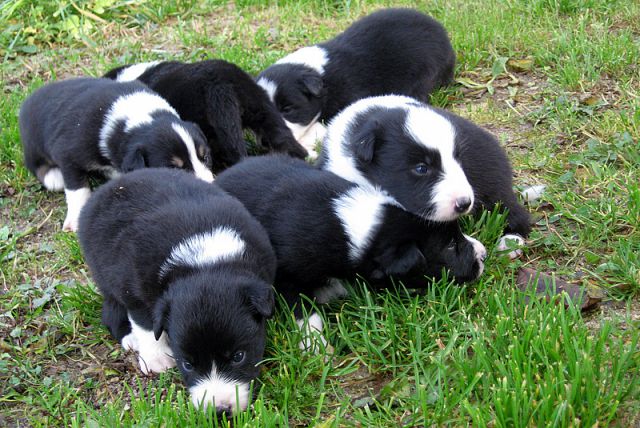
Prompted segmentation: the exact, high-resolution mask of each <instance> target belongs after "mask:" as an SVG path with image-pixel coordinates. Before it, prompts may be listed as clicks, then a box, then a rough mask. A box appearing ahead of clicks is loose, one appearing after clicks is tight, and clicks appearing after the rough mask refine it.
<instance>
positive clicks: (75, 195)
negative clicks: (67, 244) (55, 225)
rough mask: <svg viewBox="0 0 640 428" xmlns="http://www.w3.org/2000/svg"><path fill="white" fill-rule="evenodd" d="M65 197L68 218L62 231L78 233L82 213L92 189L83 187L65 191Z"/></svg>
mask: <svg viewBox="0 0 640 428" xmlns="http://www.w3.org/2000/svg"><path fill="white" fill-rule="evenodd" d="M64 195H65V199H66V200H67V216H66V217H65V219H64V224H63V225H62V230H64V231H67V232H76V231H77V230H78V220H79V219H80V211H82V207H84V204H86V203H87V201H88V200H89V197H90V196H91V189H89V188H88V187H81V188H79V189H76V190H69V189H64Z"/></svg>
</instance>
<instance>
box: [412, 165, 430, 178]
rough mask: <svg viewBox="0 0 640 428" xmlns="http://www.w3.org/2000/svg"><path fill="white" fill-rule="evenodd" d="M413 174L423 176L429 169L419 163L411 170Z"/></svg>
mask: <svg viewBox="0 0 640 428" xmlns="http://www.w3.org/2000/svg"><path fill="white" fill-rule="evenodd" d="M413 172H415V173H416V174H418V175H425V174H426V173H428V172H429V167H428V166H427V165H426V164H424V163H419V164H418V165H416V166H415V167H414V168H413Z"/></svg>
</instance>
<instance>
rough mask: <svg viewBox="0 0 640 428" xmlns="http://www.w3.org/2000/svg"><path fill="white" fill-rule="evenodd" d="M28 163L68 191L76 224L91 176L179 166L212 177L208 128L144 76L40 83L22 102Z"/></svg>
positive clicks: (73, 225) (53, 186)
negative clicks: (180, 113)
mask: <svg viewBox="0 0 640 428" xmlns="http://www.w3.org/2000/svg"><path fill="white" fill-rule="evenodd" d="M19 123H20V136H21V139H22V146H23V149H24V162H25V165H26V167H27V168H28V169H29V171H31V172H32V173H33V174H34V175H35V176H36V177H37V178H38V180H40V182H41V183H42V184H43V185H44V186H45V187H46V188H47V189H49V190H57V191H60V190H64V192H65V196H66V200H67V216H66V218H65V220H64V225H63V229H64V230H67V231H75V230H76V229H77V228H78V216H79V215H80V210H81V209H82V206H83V205H84V204H85V203H86V201H87V200H88V199H89V196H90V194H91V190H90V187H89V177H90V175H93V174H98V175H101V176H104V177H106V178H111V177H114V176H117V175H118V174H120V173H123V172H128V171H133V170H135V169H140V168H145V167H173V168H181V169H185V170H188V171H191V172H193V173H194V174H195V175H196V176H197V177H198V178H201V179H203V180H205V181H209V182H211V181H213V174H212V173H211V170H210V163H211V159H210V152H209V148H208V147H207V143H206V140H205V137H204V135H203V134H202V131H201V130H200V128H198V126H197V125H196V124H194V123H191V122H186V121H183V120H181V119H180V117H179V116H178V114H177V113H176V111H175V110H174V109H173V108H172V107H171V106H170V105H169V104H168V103H167V102H166V101H165V100H164V99H162V98H161V97H160V96H158V95H157V94H156V93H154V92H153V91H151V90H150V89H149V88H147V87H146V86H145V85H143V84H142V83H140V82H130V83H119V82H114V81H112V80H109V79H94V78H78V79H69V80H63V81H59V82H54V83H50V84H48V85H45V86H44V87H42V88H40V89H38V90H36V91H35V92H34V93H33V94H32V95H31V96H29V98H27V99H26V100H25V102H24V103H23V104H22V107H21V109H20V118H19Z"/></svg>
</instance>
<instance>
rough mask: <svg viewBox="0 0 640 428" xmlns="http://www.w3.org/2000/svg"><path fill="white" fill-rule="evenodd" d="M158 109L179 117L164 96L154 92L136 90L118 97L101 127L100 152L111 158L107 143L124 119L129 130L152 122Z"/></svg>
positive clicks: (127, 130) (126, 129)
mask: <svg viewBox="0 0 640 428" xmlns="http://www.w3.org/2000/svg"><path fill="white" fill-rule="evenodd" d="M158 111H166V112H169V113H171V114H172V115H174V116H175V117H176V118H179V116H178V113H176V111H175V110H174V108H173V107H171V106H170V105H169V103H168V102H167V101H166V100H165V99H164V98H162V97H160V96H159V95H156V94H154V93H151V92H148V91H136V92H132V93H130V94H126V95H122V96H120V97H118V98H117V99H116V100H115V101H114V102H113V104H111V107H110V108H109V110H108V111H107V114H105V116H104V122H103V123H102V128H100V140H99V148H100V153H101V154H102V155H103V156H104V157H105V158H107V159H110V156H109V147H108V144H107V143H108V141H109V138H110V137H111V134H113V132H114V130H115V128H116V126H117V124H118V122H120V121H123V120H124V121H125V127H124V131H125V132H129V131H131V130H132V129H133V128H135V127H137V126H141V125H145V124H149V123H151V121H152V120H153V117H152V116H151V115H152V114H153V113H155V112H158Z"/></svg>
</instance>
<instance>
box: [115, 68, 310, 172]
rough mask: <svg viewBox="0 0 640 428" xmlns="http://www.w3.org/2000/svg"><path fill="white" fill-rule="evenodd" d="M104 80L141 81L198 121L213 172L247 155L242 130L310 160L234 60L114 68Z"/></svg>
mask: <svg viewBox="0 0 640 428" xmlns="http://www.w3.org/2000/svg"><path fill="white" fill-rule="evenodd" d="M105 77H108V78H111V79H117V80H118V81H130V80H135V79H137V80H139V81H141V82H143V83H145V84H147V85H148V86H149V87H150V88H151V89H153V90H154V91H156V92H157V93H158V94H160V95H161V96H162V97H163V98H165V99H166V100H167V101H168V102H169V104H171V105H172V106H173V107H174V108H175V109H176V110H177V111H178V113H179V114H180V116H181V117H182V118H183V119H185V120H190V121H193V122H195V123H197V124H198V125H199V126H200V128H202V130H203V131H204V133H205V135H206V136H207V139H208V142H209V146H210V148H211V153H212V157H213V166H214V171H220V170H222V169H224V168H226V167H228V166H231V165H233V164H234V163H236V162H238V161H239V160H240V159H242V158H244V157H246V156H247V147H246V142H245V140H244V137H243V132H242V130H243V128H249V129H250V130H252V131H253V132H254V134H255V135H256V139H257V140H258V141H259V142H260V143H261V144H262V145H263V146H265V147H268V148H270V149H271V150H274V151H277V152H283V153H287V154H289V155H291V156H295V157H299V158H302V159H304V158H305V157H306V156H307V151H306V150H305V149H304V147H302V146H301V145H300V144H299V143H298V142H297V141H296V140H295V138H294V137H293V135H292V134H291V131H290V130H289V129H288V128H287V126H286V125H285V122H284V120H283V119H282V116H281V115H280V114H279V112H278V110H277V109H276V107H275V105H274V104H273V103H272V102H270V101H269V98H268V97H267V95H266V93H265V92H264V90H262V88H260V86H258V85H257V84H256V83H255V81H254V80H253V78H252V77H251V76H250V75H249V74H247V73H246V72H244V71H243V70H242V69H241V68H240V67H238V66H236V65H234V64H231V63H229V62H226V61H222V60H208V61H201V62H196V63H192V64H187V63H182V62H178V61H167V62H149V63H141V64H135V65H131V66H124V67H118V68H115V69H113V70H111V71H109V72H108V73H107V74H105Z"/></svg>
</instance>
